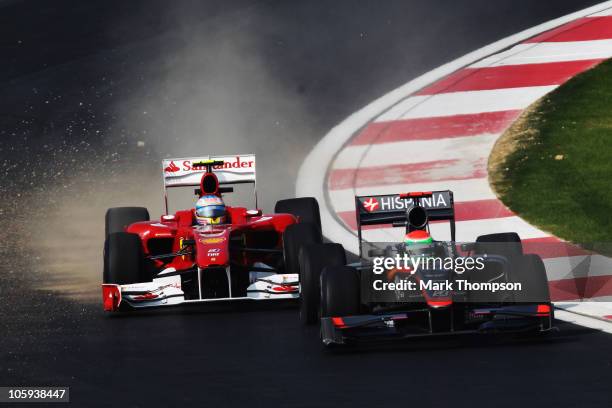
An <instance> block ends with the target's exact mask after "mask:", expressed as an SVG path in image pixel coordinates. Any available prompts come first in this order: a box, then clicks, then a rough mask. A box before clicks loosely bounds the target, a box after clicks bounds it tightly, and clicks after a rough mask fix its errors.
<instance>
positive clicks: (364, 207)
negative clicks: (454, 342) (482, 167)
mask: <svg viewBox="0 0 612 408" xmlns="http://www.w3.org/2000/svg"><path fill="white" fill-rule="evenodd" d="M389 203H391V204H393V205H390V204H389ZM385 204H386V205H385ZM355 205H356V217H357V233H358V239H359V243H360V254H359V255H360V259H361V261H360V262H358V263H354V264H350V265H346V258H345V254H344V249H343V248H342V246H341V245H339V244H333V243H332V244H329V243H325V244H320V243H317V244H310V245H305V246H304V247H303V248H302V250H301V251H300V256H299V264H300V279H301V306H300V318H301V320H302V322H303V323H304V324H314V323H316V322H320V325H321V330H320V333H321V337H322V341H323V343H324V345H326V346H331V345H341V344H350V343H353V344H355V343H360V342H363V341H368V340H380V339H405V338H412V337H424V336H435V335H448V334H460V333H463V334H466V333H529V334H533V333H538V334H540V333H546V332H549V331H550V330H551V329H552V328H553V326H552V321H553V307H552V304H551V302H550V295H549V291H548V281H547V278H546V271H545V268H544V264H543V262H542V260H541V258H540V257H539V256H538V255H531V254H524V253H523V249H522V244H521V240H520V238H519V236H518V235H517V234H516V233H499V234H490V235H483V236H480V237H478V238H477V239H476V242H473V243H457V242H456V241H455V215H454V201H453V193H452V192H451V191H435V192H416V193H405V194H392V195H384V196H368V197H355ZM446 221H448V223H449V225H450V237H451V240H450V241H445V242H442V241H434V240H433V239H432V237H431V235H430V222H436V223H437V222H446ZM385 224H386V225H388V226H389V227H397V228H402V229H403V230H404V229H405V234H406V235H405V241H403V242H399V243H398V242H388V243H381V242H367V241H366V240H364V239H363V231H362V229H363V227H364V226H371V225H385ZM403 234H404V232H402V235H403ZM414 237H416V238H417V239H416V240H415V239H413V238H414ZM415 242H416V243H415ZM419 242H420V243H419ZM377 258H378V259H379V260H380V259H383V260H384V259H392V260H393V259H400V260H401V259H410V260H415V259H416V262H414V261H413V263H412V264H408V266H401V267H399V268H398V267H395V266H390V267H389V269H386V270H385V272H384V273H383V272H381V271H376V268H375V266H377V265H378V266H380V265H382V263H380V262H378V263H377ZM436 260H445V263H444V264H443V263H442V262H441V261H440V262H435V261H436ZM421 261H422V262H421ZM426 261H427V262H426ZM429 261H433V262H429ZM459 261H461V262H459ZM446 262H449V263H448V264H447V263H446ZM468 264H471V265H474V266H478V267H475V268H472V269H471V270H469V271H466V270H465V268H462V270H461V271H459V268H458V266H460V265H463V266H465V265H468ZM415 265H416V267H415ZM419 266H420V268H419ZM379 269H380V268H379ZM383 269H384V268H383ZM459 272H461V273H459ZM411 282H412V283H411ZM492 287H493V288H500V290H499V291H496V290H491V288H492ZM483 288H484V289H483Z"/></svg>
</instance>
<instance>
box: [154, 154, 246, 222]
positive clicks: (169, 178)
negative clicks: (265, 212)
mask: <svg viewBox="0 0 612 408" xmlns="http://www.w3.org/2000/svg"><path fill="white" fill-rule="evenodd" d="M211 161H213V162H223V164H217V165H213V166H212V172H213V173H214V174H215V175H216V176H217V178H218V179H219V184H221V185H222V184H242V183H252V184H253V191H254V194H255V207H257V188H256V185H257V180H256V171H255V168H256V167H255V155H254V154H237V155H226V156H198V157H186V158H180V159H164V160H163V161H162V177H163V180H164V199H165V203H166V214H167V213H168V191H167V189H168V188H172V187H190V186H199V185H200V181H201V179H202V175H203V174H204V173H206V166H205V165H204V163H206V162H211Z"/></svg>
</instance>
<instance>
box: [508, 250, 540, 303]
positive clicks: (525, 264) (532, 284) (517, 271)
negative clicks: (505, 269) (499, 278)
mask: <svg viewBox="0 0 612 408" xmlns="http://www.w3.org/2000/svg"><path fill="white" fill-rule="evenodd" d="M511 277H512V281H513V282H517V283H520V284H521V290H519V291H516V292H515V294H514V299H515V301H516V302H520V303H550V291H549V289H548V278H547V277H546V267H545V266H544V262H543V261H542V258H540V256H539V255H534V254H529V255H525V256H523V257H521V258H519V259H517V260H516V262H515V266H514V267H513V268H512V276H511Z"/></svg>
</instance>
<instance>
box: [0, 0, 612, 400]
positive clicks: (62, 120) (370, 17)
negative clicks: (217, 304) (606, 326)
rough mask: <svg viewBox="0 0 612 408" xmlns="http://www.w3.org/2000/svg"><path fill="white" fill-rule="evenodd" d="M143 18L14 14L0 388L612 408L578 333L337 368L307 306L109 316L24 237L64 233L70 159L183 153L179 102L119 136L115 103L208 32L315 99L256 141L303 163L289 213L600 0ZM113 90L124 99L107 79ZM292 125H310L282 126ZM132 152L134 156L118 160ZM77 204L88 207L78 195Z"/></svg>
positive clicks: (598, 343) (51, 9) (240, 7)
mask: <svg viewBox="0 0 612 408" xmlns="http://www.w3.org/2000/svg"><path fill="white" fill-rule="evenodd" d="M125 3H126V2H119V1H114V2H113V1H105V2H102V1H88V2H69V1H56V2H53V5H51V3H49V2H43V1H34V0H30V1H8V2H7V1H5V2H0V38H1V40H0V47H1V48H0V49H1V50H2V55H3V61H4V63H3V64H2V66H0V85H1V86H0V89H2V96H3V98H2V101H1V102H0V108H1V110H0V119H1V120H2V130H1V132H2V134H1V136H2V138H1V140H0V147H1V148H2V150H1V151H0V153H1V155H2V165H3V169H2V170H3V174H4V176H3V181H2V185H1V187H2V207H1V209H2V216H3V225H2V233H1V234H0V238H2V242H3V246H2V247H1V248H0V251H1V255H2V258H3V260H4V261H3V263H2V264H1V265H0V272H1V273H0V295H1V297H0V306H1V307H0V385H22V386H26V385H58V386H59V385H61V386H70V387H71V400H72V403H73V405H76V406H110V405H111V404H115V405H117V406H177V405H185V406H307V407H311V406H331V405H334V406H368V407H371V406H390V405H394V406H396V405H399V404H410V405H419V406H444V405H447V406H481V405H484V404H486V405H495V406H512V407H515V406H553V405H554V406H588V407H590V406H610V400H611V399H612V391H611V386H610V384H611V383H612V382H611V380H612V374H611V372H612V357H610V356H612V341H611V340H612V339H611V338H610V336H609V335H607V334H602V333H599V332H596V331H593V330H590V329H585V328H582V327H578V326H572V325H569V324H566V323H563V322H558V327H559V328H560V331H559V332H558V333H557V334H556V335H554V336H552V337H551V338H550V339H547V340H546V341H537V342H535V341H527V342H526V341H505V340H498V339H491V340H482V339H473V338H467V339H446V340H444V341H425V342H419V343H416V344H415V343H409V344H403V345H401V346H397V345H396V346H383V347H372V348H366V349H360V350H351V351H348V352H343V353H339V354H331V353H327V352H323V350H322V349H321V346H320V344H319V341H318V333H317V330H316V329H303V328H302V327H301V326H300V325H299V324H298V320H297V311H296V310H295V309H292V308H283V309H280V310H261V308H258V309H255V310H251V308H247V309H246V310H245V308H244V307H240V308H233V307H224V308H222V309H220V310H218V309H215V310H209V309H206V308H201V307H197V308H191V309H188V310H185V309H180V308H179V309H172V310H167V311H163V312H161V313H139V314H135V315H127V316H118V317H109V316H106V315H104V314H103V313H102V312H101V305H100V304H99V300H98V299H97V298H95V297H94V298H89V297H87V296H82V297H78V298H75V297H71V296H65V294H63V293H61V292H60V291H57V290H55V291H51V290H40V289H39V288H40V287H42V286H44V285H43V283H44V281H45V280H48V279H51V277H49V276H48V274H47V275H46V274H45V270H46V267H45V265H44V262H42V265H41V262H39V261H38V259H37V258H36V257H34V256H33V255H32V253H31V252H30V251H29V250H28V246H27V244H28V243H27V242H24V241H25V240H26V238H27V234H23V235H20V228H19V226H23V225H25V224H26V223H44V222H46V220H45V218H44V207H45V206H46V205H51V204H52V203H47V202H46V201H44V199H41V196H40V194H43V197H44V193H45V192H46V191H47V189H48V190H49V191H51V190H53V189H54V188H55V187H57V185H61V184H62V178H63V177H62V174H61V172H62V171H63V170H64V169H65V168H64V167H63V166H65V164H66V162H69V163H74V162H73V161H72V160H73V159H74V160H76V161H77V163H80V162H81V161H83V162H85V164H86V166H84V167H83V169H81V171H83V172H85V170H84V169H86V168H92V167H93V168H96V166H95V165H96V163H99V162H103V163H106V164H107V163H113V164H114V166H116V167H117V166H118V167H121V166H124V167H125V169H132V167H130V166H131V165H132V163H133V162H137V161H138V162H140V161H141V162H143V163H145V165H144V166H145V168H146V166H147V165H149V164H148V163H153V162H155V163H157V161H158V159H159V157H160V154H161V153H160V152H159V151H157V150H159V149H161V148H162V147H166V146H167V145H165V144H164V143H163V140H162V139H163V137H164V134H167V132H166V131H167V129H165V128H163V123H164V122H165V118H166V116H165V115H170V114H171V113H173V112H172V110H171V107H169V106H170V105H171V104H169V105H168V106H166V105H158V106H154V108H158V109H159V111H158V112H157V116H161V117H162V118H161V119H159V121H157V122H155V121H153V122H139V123H137V124H134V125H133V126H134V128H132V129H128V130H126V131H125V132H122V131H120V130H115V131H113V130H112V129H111V130H108V128H109V127H112V125H113V123H114V122H115V121H116V118H117V114H116V112H117V111H119V113H121V111H124V110H129V109H134V110H136V109H138V108H139V107H138V108H134V107H133V106H134V105H138V103H137V102H135V103H134V105H119V108H116V103H117V102H116V99H112V98H107V97H105V96H104V95H108V94H114V95H115V98H117V99H121V100H123V99H128V100H131V101H133V100H134V99H135V100H136V101H138V98H143V100H142V101H140V102H143V103H144V102H146V98H147V95H146V94H144V95H143V93H142V88H143V87H146V85H147V84H150V82H146V81H144V82H143V81H142V78H143V77H145V78H146V77H147V75H151V76H156V75H157V76H163V75H164V73H163V72H159V71H155V69H157V68H156V67H158V66H159V64H158V62H159V61H158V60H157V59H156V58H157V57H156V56H158V55H170V56H171V55H172V53H173V52H174V50H175V49H176V48H179V47H181V46H183V45H184V41H185V40H184V37H180V36H175V33H176V31H181V30H183V29H185V28H187V29H189V28H191V27H196V28H197V30H195V31H194V32H195V33H197V34H198V35H202V37H201V38H196V40H198V44H199V48H203V49H206V47H212V46H213V45H211V44H214V43H215V41H217V40H220V39H223V38H227V37H228V36H230V34H228V32H227V31H225V30H226V28H225V27H231V30H230V31H229V33H234V32H236V31H240V30H242V29H244V30H245V32H247V33H248V34H249V35H251V36H255V38H256V41H257V45H258V47H257V53H258V54H259V53H263V54H264V57H263V58H262V60H263V61H265V66H266V77H265V78H266V79H269V78H273V79H274V81H273V82H274V83H276V84H278V85H279V88H280V89H281V91H280V92H281V93H282V94H283V95H284V96H287V95H289V97H291V98H294V99H297V100H299V109H297V108H296V110H290V111H289V112H286V111H283V110H282V109H281V110H274V112H273V113H271V114H269V115H265V114H262V113H261V112H256V113H257V119H258V122H259V123H260V124H259V125H258V126H260V127H261V129H265V128H269V129H271V130H270V132H269V133H268V134H266V135H265V136H262V135H264V134H265V132H263V131H261V129H259V130H258V129H257V128H255V130H254V132H253V139H255V140H249V141H248V143H252V144H251V145H249V147H253V148H254V151H255V152H256V153H257V154H258V163H260V164H261V163H271V162H275V160H276V162H275V164H276V163H277V162H278V157H279V156H278V155H279V154H281V153H282V152H280V151H274V150H272V151H271V149H268V148H266V146H265V143H269V142H270V140H271V139H270V137H271V138H272V140H278V143H280V144H282V143H283V140H289V141H290V142H291V143H290V144H293V145H295V149H293V150H292V152H293V154H294V156H293V159H294V160H292V161H291V163H283V173H284V174H285V177H280V179H278V180H275V183H274V186H273V187H272V186H270V185H268V186H266V182H265V178H264V180H263V181H262V182H261V183H260V185H261V189H262V190H263V193H264V195H265V200H267V203H268V205H269V203H271V202H273V201H274V200H275V199H277V198H280V197H283V196H287V195H291V194H292V191H293V186H292V181H291V180H292V177H294V176H295V174H296V172H297V169H298V167H299V165H300V163H301V161H300V160H299V158H300V155H301V157H303V156H304V155H305V154H306V153H307V151H308V149H309V148H310V147H312V145H314V143H315V142H316V141H317V140H318V139H319V138H320V137H321V135H323V134H325V132H326V131H327V130H328V129H329V128H330V127H332V126H334V125H335V124H337V123H338V122H340V121H341V120H342V119H344V117H346V116H347V115H348V114H350V113H351V112H353V111H355V110H357V109H359V108H360V107H361V106H363V105H365V104H367V103H368V102H369V101H370V100H372V99H374V98H375V97H377V96H379V95H381V94H383V93H384V92H385V91H387V90H389V89H393V88H395V87H397V86H398V85H399V84H402V83H404V82H406V81H407V80H409V79H411V78H413V77H415V76H417V75H419V74H421V73H423V72H426V71H427V70H430V69H433V68H435V67H436V66H438V65H440V64H442V63H444V62H447V61H449V60H452V59H454V58H455V57H458V56H460V55H463V54H465V53H467V52H469V51H471V50H473V49H475V48H478V47H480V46H483V45H485V44H487V43H490V42H492V41H494V40H496V39H499V38H502V37H505V36H507V35H509V34H512V33H514V32H517V31H520V30H522V29H525V28H528V27H530V26H533V25H535V24H538V23H540V22H543V21H546V20H549V19H552V18H554V17H557V16H560V15H563V14H566V13H568V12H571V11H575V10H578V9H581V8H584V7H587V6H589V5H592V4H594V3H595V2H593V1H590V2H587V1H575V0H573V1H538V2H533V1H527V0H526V1H505V0H504V1H495V2H491V1H464V2H461V4H460V5H459V4H458V3H459V2H457V1H428V2H426V4H423V3H425V2H407V1H403V2H399V1H398V2H384V4H383V3H382V2H369V3H365V2H334V3H333V4H326V3H323V2H321V3H318V2H303V3H289V2H282V1H266V2H254V1H239V2H233V3H232V4H231V5H227V4H225V2H221V1H218V2H214V1H206V2H196V1H192V2H180V3H176V2H173V4H175V5H174V6H172V8H169V6H167V5H165V3H166V2H162V1H157V2H156V1H149V2H144V1H143V2H140V1H134V2H129V5H128V4H125ZM168 3H169V2H168ZM536 3H537V4H536ZM176 4H178V6H177V5H176ZM169 16H170V17H169ZM177 16H178V17H177ZM178 22H180V26H177V24H178ZM218 26H222V27H223V28H222V29H221V31H219V28H218ZM245 27H246V28H245ZM207 30H211V32H210V33H209V32H208V31H207ZM213 31H214V32H213ZM207 34H210V35H207ZM190 35H191V33H190ZM160 37H163V38H164V41H157V39H159V38H160ZM192 40H193V38H192ZM200 40H201V41H200ZM249 44H250V43H249ZM249 44H247V45H249ZM233 62H236V61H233ZM151 66H153V67H154V69H153V71H151ZM238 72H240V71H238ZM249 73H250V72H249V70H246V72H244V74H245V75H248V74H249ZM166 74H167V72H166ZM197 74H199V72H195V73H194V74H193V76H194V77H196V76H197ZM108 77H112V78H114V81H113V84H108V83H106V81H105V80H102V79H101V78H108ZM170 77H171V79H174V77H173V76H172V75H170ZM189 77H190V76H189V75H186V76H181V80H186V79H185V78H189ZM58 90H60V91H61V92H60V91H58ZM117 95H118V96H117ZM134 95H136V96H134ZM149 97H151V95H149ZM232 97H233V98H235V97H236V96H235V95H232ZM244 98H245V99H247V100H248V101H249V102H251V101H250V100H249V99H248V98H249V96H248V95H245V96H244ZM162 99H163V98H162ZM88 101H94V102H88ZM81 103H84V104H85V105H86V106H85V108H84V107H83V105H81ZM236 106H238V107H243V108H244V105H240V104H238V105H236ZM264 106H265V104H264ZM113 107H115V113H112V111H113V110H112V108H113ZM162 108H163V109H162ZM275 108H276V107H275ZM212 111H213V112H214V109H213V110H212ZM298 111H299V114H298V113H296V112H298ZM107 112H111V113H108V114H106V113H107ZM303 112H307V114H304V115H302V113H303ZM282 115H285V116H287V115H288V116H289V117H290V118H292V119H291V120H290V121H289V122H287V123H285V124H281V125H282V126H278V125H277V122H278V121H279V119H278V118H279V116H282ZM127 117H128V118H130V117H131V116H129V115H128V116H127ZM187 117H189V115H187ZM155 125H158V126H161V127H162V130H158V133H159V134H157V135H155V134H154V135H153V136H149V137H150V139H146V142H147V144H146V146H147V149H146V151H145V152H143V151H142V150H143V149H139V148H135V147H133V143H131V142H132V141H133V140H132V139H131V138H130V137H129V136H125V134H124V133H138V132H139V131H140V132H141V133H142V130H147V131H148V134H149V135H150V134H151V133H155V132H154V130H155V129H156V128H155ZM275 125H277V126H275ZM138 127H142V128H143V129H138ZM96 128H100V129H106V130H107V131H106V132H102V134H100V133H96V131H95V129H96ZM75 129H76V130H75ZM179 129H180V128H179ZM238 130H241V129H231V131H238ZM289 131H292V134H293V135H292V136H289V135H288V132H289ZM139 137H140V136H139ZM143 137H144V136H143ZM160 140H161V141H162V143H159V141H160ZM156 141H157V144H156ZM117 145H118V146H119V147H120V148H119V149H118V150H119V151H120V152H119V154H118V156H119V157H118V158H117V155H112V154H111V155H108V152H109V151H113V153H117V152H116V151H114V149H115V147H116V146H117ZM149 145H152V147H151V149H150V150H149V148H148V146H149ZM259 146H261V147H260V148H259ZM232 147H233V146H232ZM283 148H287V146H284V147H283ZM179 152H180V149H178V150H177V153H179ZM107 156H111V158H108V157H107ZM83 157H86V158H87V159H82V158H83ZM94 159H95V160H94ZM19 165H22V167H19ZM151 166H153V165H152V164H151ZM45 170H46V171H45ZM51 170H53V171H51ZM98 170H99V169H98ZM99 171H100V172H102V170H99ZM270 171H272V170H270ZM58 173H60V174H58ZM103 174H106V173H103ZM156 174H158V173H156ZM112 175H113V174H112V173H111V174H109V177H111V176H112ZM260 175H261V173H260ZM125 177H127V178H128V179H129V177H128V176H125ZM66 191H67V194H72V195H73V196H74V200H76V201H78V200H79V199H80V197H79V195H78V190H71V189H70V186H68V187H66ZM37 194H38V195H37ZM49 194H51V193H49ZM33 200H37V201H33ZM40 207H42V211H38V210H37V209H38V208H40ZM32 208H33V209H34V211H33V210H32ZM99 221H100V223H102V219H100V220H99ZM24 237H26V238H24ZM71 244H72V243H70V242H68V243H66V245H67V248H68V250H69V249H70V247H71ZM96 245H98V247H100V248H101V245H102V242H101V240H100V242H98V243H96ZM92 262H97V260H96V261H92ZM55 279H58V278H55ZM96 290H97V289H96ZM94 291H95V290H94ZM85 292H87V291H85Z"/></svg>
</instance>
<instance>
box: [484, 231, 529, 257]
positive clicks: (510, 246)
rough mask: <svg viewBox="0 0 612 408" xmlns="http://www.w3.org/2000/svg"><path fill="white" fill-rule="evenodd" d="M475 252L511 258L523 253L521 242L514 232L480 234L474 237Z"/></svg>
mask: <svg viewBox="0 0 612 408" xmlns="http://www.w3.org/2000/svg"><path fill="white" fill-rule="evenodd" d="M476 252H477V253H479V254H490V255H500V256H504V257H506V258H512V257H514V256H521V255H523V244H522V243H521V238H520V237H519V236H518V234H517V233H516V232H503V233H499V234H488V235H481V236H479V237H478V238H476Z"/></svg>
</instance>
